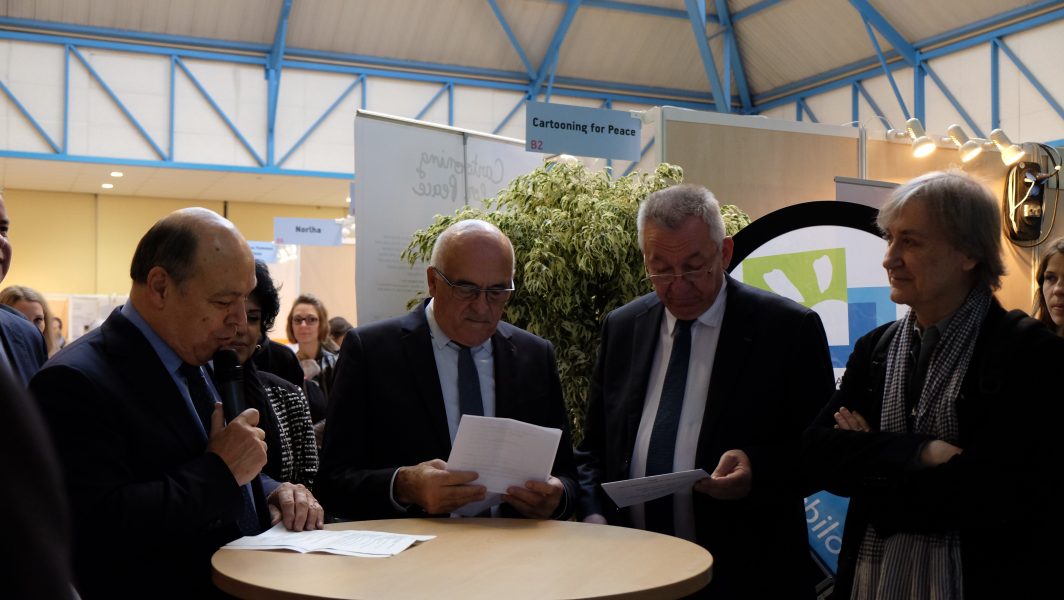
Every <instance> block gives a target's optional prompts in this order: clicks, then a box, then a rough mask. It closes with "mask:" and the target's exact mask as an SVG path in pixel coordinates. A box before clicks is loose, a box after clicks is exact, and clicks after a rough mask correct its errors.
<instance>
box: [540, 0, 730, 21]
mask: <svg viewBox="0 0 1064 600" xmlns="http://www.w3.org/2000/svg"><path fill="white" fill-rule="evenodd" d="M550 1H551V2H554V3H555V4H561V3H563V2H566V1H567V0H550ZM583 4H584V6H586V7H588V8H603V9H606V10H616V11H621V12H630V13H636V14H642V15H653V16H655V17H669V18H671V19H684V20H685V21H686V20H687V18H688V16H687V13H686V12H684V11H682V10H676V9H673V8H663V7H660V6H647V5H646V4H636V3H634V2H620V1H619V0H584V2H583ZM706 19H708V20H709V22H711V23H716V22H717V17H716V15H710V14H706Z"/></svg>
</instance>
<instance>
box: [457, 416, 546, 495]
mask: <svg viewBox="0 0 1064 600" xmlns="http://www.w3.org/2000/svg"><path fill="white" fill-rule="evenodd" d="M561 439H562V430H561V429H554V428H551V427H540V426H538V425H530V424H528V423H524V422H522V421H515V420H513V419H500V418H497V417H477V416H473V415H464V416H463V417H462V421H461V423H459V425H458V433H457V434H455V436H454V445H453V446H452V447H451V456H450V457H449V458H448V459H447V469H448V470H451V471H476V473H477V480H476V481H474V482H473V483H474V484H476V485H482V486H484V487H486V488H488V492H494V493H496V494H505V493H506V488H508V487H511V486H524V485H525V482H526V481H529V480H535V481H546V480H547V478H548V477H550V470H551V467H552V466H553V465H554V455H555V453H556V452H557V451H558V442H559V441H560V440H561Z"/></svg>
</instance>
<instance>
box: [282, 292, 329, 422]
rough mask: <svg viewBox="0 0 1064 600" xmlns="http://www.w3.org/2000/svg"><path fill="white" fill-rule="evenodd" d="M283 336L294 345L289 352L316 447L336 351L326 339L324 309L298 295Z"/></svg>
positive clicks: (309, 297)
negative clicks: (300, 374) (295, 364)
mask: <svg viewBox="0 0 1064 600" xmlns="http://www.w3.org/2000/svg"><path fill="white" fill-rule="evenodd" d="M286 332H287V333H288V339H289V340H291V341H294V342H295V344H294V347H293V348H292V349H293V350H295V351H296V356H297V357H298V358H299V364H300V365H301V366H302V367H303V374H304V377H305V382H304V384H303V391H304V392H305V393H306V396H307V401H308V402H309V403H310V416H311V418H312V419H314V427H315V431H316V432H318V439H319V443H320V440H321V431H322V430H323V428H324V423H325V408H326V406H327V404H328V398H329V390H330V389H331V388H332V381H333V373H334V369H335V368H336V351H337V350H338V348H337V347H336V344H334V343H333V341H332V340H331V339H329V313H328V311H326V310H325V305H324V304H322V302H321V300H319V299H318V298H317V297H315V296H313V295H311V294H300V295H299V297H298V298H296V301H295V303H294V304H293V305H292V310H291V311H290V312H289V313H288V326H287V328H286Z"/></svg>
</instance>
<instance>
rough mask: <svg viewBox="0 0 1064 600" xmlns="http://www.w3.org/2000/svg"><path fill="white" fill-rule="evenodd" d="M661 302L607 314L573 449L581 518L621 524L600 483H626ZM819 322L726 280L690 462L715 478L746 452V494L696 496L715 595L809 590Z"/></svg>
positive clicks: (820, 387) (824, 368)
mask: <svg viewBox="0 0 1064 600" xmlns="http://www.w3.org/2000/svg"><path fill="white" fill-rule="evenodd" d="M664 315H665V307H664V305H663V304H662V303H661V301H660V300H659V299H658V297H657V295H656V294H653V293H652V294H647V295H646V296H643V297H641V298H638V299H636V300H634V301H632V302H630V303H628V304H626V305H625V306H622V307H621V308H618V309H617V310H615V311H613V312H612V313H610V314H609V316H607V318H606V321H605V323H604V324H603V327H602V340H601V345H600V349H599V355H598V361H597V363H596V365H595V370H594V375H593V376H592V382H591V395H590V398H589V406H588V412H587V418H586V422H585V430H584V439H583V442H582V443H581V446H580V448H579V452H578V460H579V461H580V484H581V487H582V492H583V494H582V497H581V506H580V509H579V510H580V516H581V517H583V516H586V515H588V514H594V513H598V514H602V515H603V516H605V517H606V519H607V520H608V521H609V522H610V523H611V524H618V525H628V524H629V516H628V510H627V509H617V508H616V507H615V506H614V504H613V503H612V502H611V501H610V499H609V498H608V497H607V496H606V495H605V493H604V492H603V491H602V488H601V485H600V484H602V483H606V482H610V481H617V480H623V479H628V478H629V467H630V465H631V460H632V453H633V451H634V447H635V438H636V433H637V432H638V429H639V422H640V419H641V415H642V412H643V403H644V400H645V396H646V388H647V382H648V379H649V377H650V370H651V363H652V362H653V357H654V351H655V349H656V346H657V341H658V334H659V330H660V327H661V320H662V319H663V318H664ZM833 380H834V378H833V375H832V370H831V358H830V356H829V353H828V345H827V339H826V337H825V335H824V328H823V325H822V324H821V322H820V317H818V316H817V314H816V313H815V312H813V311H811V310H808V309H805V308H803V307H801V306H799V305H798V304H796V303H794V302H791V301H790V300H787V299H784V298H782V297H780V296H776V295H774V294H770V293H767V292H763V291H761V290H758V289H756V288H753V287H751V286H747V285H744V284H742V283H739V282H737V281H735V280H734V279H731V278H730V277H729V278H728V288H727V303H726V304H725V310H724V317H723V321H722V323H721V331H720V337H719V340H718V342H717V350H716V358H715V360H714V364H713V372H712V375H711V377H710V389H709V398H708V401H707V403H706V411H705V415H704V416H703V421H702V428H701V432H700V434H699V440H698V447H697V451H696V466H698V467H701V468H703V469H705V470H706V471H707V472H709V473H712V472H713V469H714V468H715V467H716V466H717V462H718V461H719V460H720V456H721V454H723V453H724V452H725V451H727V450H731V449H741V450H743V451H745V452H746V454H747V455H748V456H749V457H750V461H751V465H752V469H753V490H752V492H751V494H750V496H749V497H747V498H745V499H742V500H734V501H719V500H715V499H713V498H710V497H709V496H706V495H704V494H699V493H696V494H694V502H695V505H694V510H695V529H696V538H697V539H696V541H697V542H698V543H699V544H700V545H702V546H704V547H705V548H706V549H708V550H709V551H710V553H712V554H713V557H714V567H713V579H712V581H711V582H710V585H709V586H708V588H707V592H708V593H709V594H710V595H711V596H712V597H714V598H733V597H748V598H802V597H812V595H813V582H812V581H810V572H809V570H810V569H811V568H812V567H811V565H810V562H809V561H810V558H809V547H808V542H807V539H806V525H805V509H804V504H803V496H804V491H805V490H804V489H803V488H802V481H801V477H799V468H798V465H799V461H798V450H799V448H800V446H801V435H802V431H803V430H804V429H805V428H806V427H807V426H808V425H809V424H810V423H811V422H812V420H813V417H815V416H816V414H817V412H818V411H819V410H820V408H821V407H822V406H823V405H824V403H825V402H827V400H828V398H829V397H830V396H831V392H832V390H833V388H834V385H833Z"/></svg>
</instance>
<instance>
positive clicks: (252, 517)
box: [179, 363, 262, 535]
mask: <svg viewBox="0 0 1064 600" xmlns="http://www.w3.org/2000/svg"><path fill="white" fill-rule="evenodd" d="M179 371H180V373H181V374H182V375H184V376H185V381H186V382H187V383H188V395H189V397H190V398H191V399H192V406H194V407H195V409H196V414H198V415H199V418H200V421H202V422H203V430H204V431H206V432H207V437H208V438H210V436H211V415H212V414H213V413H214V396H213V395H211V392H210V390H209V389H208V388H207V380H206V379H205V378H204V377H203V368H202V367H195V366H192V365H190V364H188V363H182V364H181V368H180V369H179ZM241 491H242V492H243V495H244V511H243V512H242V513H241V515H240V518H238V519H237V521H236V525H237V527H239V528H240V532H241V533H243V534H244V535H258V534H259V533H261V531H262V526H261V525H260V523H259V515H258V513H257V512H256V511H255V500H254V496H252V494H251V484H247V485H244V486H243V488H242V489H241Z"/></svg>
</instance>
